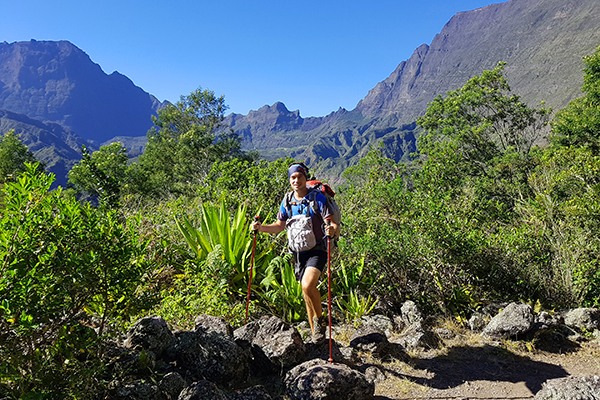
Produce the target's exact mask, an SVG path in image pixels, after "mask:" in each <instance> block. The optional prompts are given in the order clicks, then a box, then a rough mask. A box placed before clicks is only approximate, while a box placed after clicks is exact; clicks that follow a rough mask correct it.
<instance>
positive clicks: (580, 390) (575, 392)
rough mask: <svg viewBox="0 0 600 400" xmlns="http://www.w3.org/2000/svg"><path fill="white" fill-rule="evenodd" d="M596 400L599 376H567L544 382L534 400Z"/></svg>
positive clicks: (598, 390)
mask: <svg viewBox="0 0 600 400" xmlns="http://www.w3.org/2000/svg"><path fill="white" fill-rule="evenodd" d="M572 399H577V400H598V399H600V376H569V377H566V378H560V379H552V380H549V381H548V382H546V383H545V384H544V386H543V388H542V390H540V391H539V392H537V394H536V395H535V397H534V400H572Z"/></svg>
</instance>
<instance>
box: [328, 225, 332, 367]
mask: <svg viewBox="0 0 600 400" xmlns="http://www.w3.org/2000/svg"><path fill="white" fill-rule="evenodd" d="M329 225H331V221H329V220H327V226H329ZM327 281H328V283H327V290H328V292H329V296H328V298H329V301H328V302H327V316H328V317H329V360H327V361H329V363H330V364H331V363H333V358H332V357H331V237H329V235H327Z"/></svg>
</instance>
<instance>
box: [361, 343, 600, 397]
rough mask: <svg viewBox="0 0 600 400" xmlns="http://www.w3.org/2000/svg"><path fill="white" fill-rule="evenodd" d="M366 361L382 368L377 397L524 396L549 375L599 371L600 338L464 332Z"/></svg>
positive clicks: (585, 374)
mask: <svg viewBox="0 0 600 400" xmlns="http://www.w3.org/2000/svg"><path fill="white" fill-rule="evenodd" d="M391 341H392V342H393V337H392V338H391ZM369 361H371V365H374V366H376V367H377V368H378V369H379V370H380V371H381V372H382V375H381V376H380V378H379V379H378V380H377V381H376V385H375V398H376V399H378V400H386V399H511V400H515V399H528V398H533V397H534V396H535V394H536V393H537V392H538V391H540V390H541V389H542V385H543V384H544V383H545V382H547V381H549V380H551V379H557V378H564V377H567V376H589V375H600V341H599V340H598V339H593V338H592V339H590V340H588V339H584V338H581V339H580V341H572V340H569V339H567V338H564V337H558V336H553V337H549V338H541V339H538V340H534V341H531V342H529V341H509V340H506V341H489V340H485V339H483V338H482V337H481V336H480V335H478V334H474V333H471V332H466V331H465V332H459V333H458V334H457V335H456V336H455V337H454V338H452V339H444V340H443V343H442V344H441V346H440V347H439V348H437V349H429V350H419V351H415V352H413V353H410V352H409V354H408V356H407V357H406V359H403V360H393V361H390V362H381V361H378V360H375V359H372V360H369ZM368 364H369V363H368V362H367V364H365V365H364V366H363V367H362V369H364V370H366V368H367V366H368Z"/></svg>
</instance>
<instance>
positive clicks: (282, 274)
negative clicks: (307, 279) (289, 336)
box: [259, 254, 306, 322]
mask: <svg viewBox="0 0 600 400" xmlns="http://www.w3.org/2000/svg"><path fill="white" fill-rule="evenodd" d="M261 287H262V288H263V290H262V291H261V292H260V293H259V294H260V295H261V297H262V298H263V299H265V301H266V303H267V305H268V306H270V307H272V308H273V309H272V310H271V311H272V312H273V313H274V314H276V315H281V317H282V318H283V319H285V320H286V321H289V322H296V321H300V320H302V319H305V318H306V307H305V306H304V300H303V299H304V297H303V295H302V285H301V284H300V282H298V281H297V280H296V276H295V275H294V267H293V265H292V260H291V255H290V254H287V255H285V256H278V257H275V258H273V260H272V261H271V262H270V263H269V266H268V267H267V271H266V276H265V278H264V279H263V280H262V281H261Z"/></svg>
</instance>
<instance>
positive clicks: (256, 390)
mask: <svg viewBox="0 0 600 400" xmlns="http://www.w3.org/2000/svg"><path fill="white" fill-rule="evenodd" d="M227 399H228V400H272V399H273V398H272V397H271V395H270V394H269V392H267V390H266V389H265V388H264V386H261V385H258V386H252V387H250V388H247V389H244V390H242V391H240V392H239V393H233V394H230V395H228V396H227Z"/></svg>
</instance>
